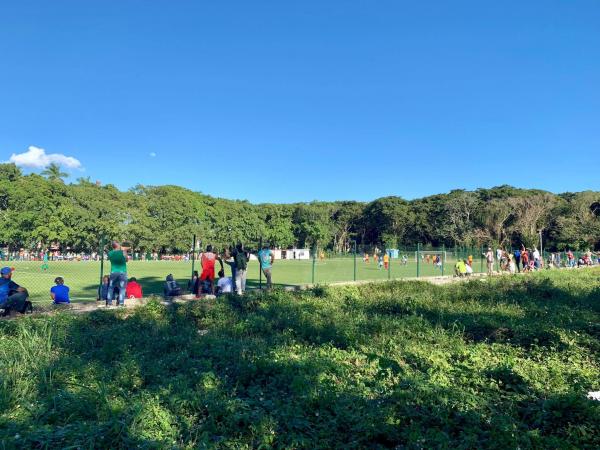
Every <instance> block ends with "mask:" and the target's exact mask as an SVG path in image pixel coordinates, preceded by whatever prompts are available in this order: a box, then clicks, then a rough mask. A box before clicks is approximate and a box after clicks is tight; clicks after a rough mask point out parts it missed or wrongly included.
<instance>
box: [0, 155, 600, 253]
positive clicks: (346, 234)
mask: <svg viewBox="0 0 600 450" xmlns="http://www.w3.org/2000/svg"><path fill="white" fill-rule="evenodd" d="M42 174H43V175H37V174H29V175H24V174H23V173H22V172H21V170H20V169H19V168H18V167H16V166H15V165H14V164H0V244H2V246H3V247H8V249H9V250H18V249H21V248H25V249H29V250H34V249H45V248H49V247H50V246H52V245H57V246H59V247H60V248H61V250H63V251H65V249H67V248H68V249H70V250H72V251H76V252H92V251H97V249H98V246H99V241H100V237H101V236H106V237H107V238H109V239H113V238H116V239H121V240H125V241H128V242H129V243H131V245H132V246H133V247H134V248H135V249H136V250H140V251H157V252H159V253H178V252H187V251H189V250H190V248H191V239H192V236H193V235H197V236H198V238H199V239H201V240H202V242H204V243H211V244H213V245H215V246H216V247H218V248H223V247H225V246H229V245H231V244H232V243H235V242H244V243H247V244H250V245H256V243H257V242H258V240H259V239H260V238H261V237H262V239H263V240H264V242H268V243H270V244H271V245H274V246H277V247H280V248H290V247H299V248H306V247H311V248H312V247H314V246H318V247H319V248H323V249H328V250H332V251H335V252H345V251H350V250H351V249H352V247H353V245H354V242H356V243H357V245H358V246H373V245H377V246H379V247H387V248H391V247H402V248H409V247H414V246H416V244H417V243H421V244H423V245H425V246H432V247H439V246H442V245H445V246H447V247H452V246H481V245H494V246H495V245H500V246H504V247H508V246H513V247H514V246H517V245H521V244H524V245H526V246H534V245H535V244H536V243H537V242H538V239H539V233H540V231H541V233H542V235H543V238H544V246H545V248H548V249H552V250H563V249H566V248H570V249H573V250H586V249H588V248H590V249H596V250H598V249H600V192H594V191H584V192H577V193H570V192H569V193H563V194H553V193H550V192H546V191H542V190H531V189H517V188H514V187H511V186H499V187H494V188H491V189H477V190H475V191H465V190H453V191H451V192H449V193H447V194H439V195H433V196H429V197H424V198H420V199H415V200H410V201H409V200H404V199H402V198H401V197H397V196H389V197H383V198H379V199H377V200H374V201H371V202H357V201H336V202H317V201H315V202H310V203H291V204H273V203H262V204H252V203H249V202H247V201H240V200H228V199H222V198H216V197H211V196H209V195H205V194H202V193H199V192H193V191H190V190H188V189H185V188H182V187H179V186H171V185H169V186H142V185H138V186H136V187H134V188H132V189H130V190H128V191H125V192H123V191H120V190H119V189H117V188H116V187H115V186H113V185H110V184H108V185H98V184H96V183H92V182H91V181H90V180H89V178H87V179H85V178H80V179H78V180H77V182H76V183H71V184H65V183H64V182H63V180H62V178H63V177H64V176H65V174H64V173H62V172H61V171H60V168H59V167H54V166H53V167H48V168H47V169H46V170H45V171H44V172H42Z"/></svg>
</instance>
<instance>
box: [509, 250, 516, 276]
mask: <svg viewBox="0 0 600 450" xmlns="http://www.w3.org/2000/svg"><path fill="white" fill-rule="evenodd" d="M508 271H509V272H510V273H516V272H517V268H516V266H515V260H514V258H513V255H511V254H508Z"/></svg>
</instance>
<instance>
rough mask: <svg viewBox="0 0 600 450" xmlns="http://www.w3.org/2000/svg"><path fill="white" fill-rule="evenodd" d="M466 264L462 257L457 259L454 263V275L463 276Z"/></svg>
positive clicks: (465, 272) (465, 271)
mask: <svg viewBox="0 0 600 450" xmlns="http://www.w3.org/2000/svg"><path fill="white" fill-rule="evenodd" d="M466 266H467V264H466V263H465V260H464V259H459V260H458V261H456V264H455V265H454V275H456V276H457V277H464V276H465V275H466V274H467V267H466Z"/></svg>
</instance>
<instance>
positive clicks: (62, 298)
mask: <svg viewBox="0 0 600 450" xmlns="http://www.w3.org/2000/svg"><path fill="white" fill-rule="evenodd" d="M54 282H55V283H56V286H53V287H52V289H50V297H52V300H53V303H54V304H55V305H57V304H59V303H71V301H70V300H69V286H65V280H64V279H63V277H56V278H55V279H54Z"/></svg>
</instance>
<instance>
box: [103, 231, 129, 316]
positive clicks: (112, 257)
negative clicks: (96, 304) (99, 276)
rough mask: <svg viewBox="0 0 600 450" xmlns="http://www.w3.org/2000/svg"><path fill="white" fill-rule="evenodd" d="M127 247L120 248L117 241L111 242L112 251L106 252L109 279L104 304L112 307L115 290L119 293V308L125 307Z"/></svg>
mask: <svg viewBox="0 0 600 450" xmlns="http://www.w3.org/2000/svg"><path fill="white" fill-rule="evenodd" d="M127 250H129V249H128V248H127V247H122V246H121V244H120V243H119V242H117V241H113V243H112V250H111V251H110V252H108V260H109V261H110V277H109V279H108V295H107V297H106V304H107V305H112V298H113V295H114V291H115V289H117V290H118V291H119V294H118V296H119V300H118V301H119V306H124V305H125V290H126V289H127Z"/></svg>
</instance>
